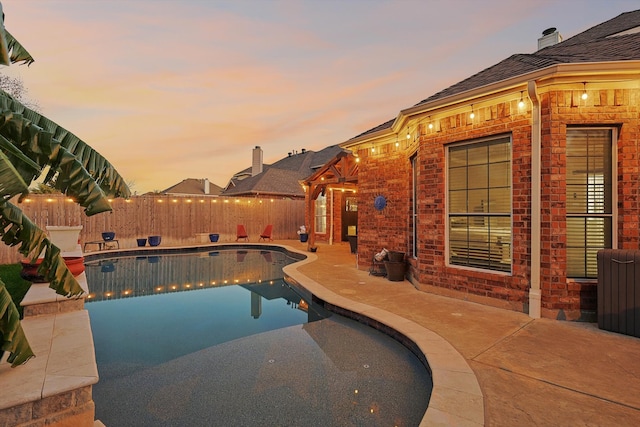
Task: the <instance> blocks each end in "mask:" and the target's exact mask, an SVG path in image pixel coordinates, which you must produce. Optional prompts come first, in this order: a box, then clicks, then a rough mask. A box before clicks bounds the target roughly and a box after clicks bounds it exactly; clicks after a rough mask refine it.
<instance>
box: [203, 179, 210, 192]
mask: <svg viewBox="0 0 640 427" xmlns="http://www.w3.org/2000/svg"><path fill="white" fill-rule="evenodd" d="M210 192H211V189H210V187H209V179H208V178H205V179H204V194H209V193H210Z"/></svg>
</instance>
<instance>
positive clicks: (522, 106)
mask: <svg viewBox="0 0 640 427" xmlns="http://www.w3.org/2000/svg"><path fill="white" fill-rule="evenodd" d="M523 92H524V91H523V90H521V91H520V102H518V108H520V109H523V108H524V98H523V97H522V93H523Z"/></svg>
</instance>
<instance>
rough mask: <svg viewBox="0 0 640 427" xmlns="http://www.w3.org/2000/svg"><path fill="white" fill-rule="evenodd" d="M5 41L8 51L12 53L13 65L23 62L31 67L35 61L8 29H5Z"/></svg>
mask: <svg viewBox="0 0 640 427" xmlns="http://www.w3.org/2000/svg"><path fill="white" fill-rule="evenodd" d="M4 36H5V40H6V41H7V51H9V52H10V53H11V56H10V58H9V59H10V60H11V63H12V64H17V63H19V62H22V63H23V64H26V65H27V66H29V65H31V64H32V63H33V62H34V61H35V59H33V57H32V56H31V54H30V53H29V52H27V49H25V48H24V47H23V46H22V45H21V44H20V42H18V40H16V39H15V38H14V37H13V36H12V35H11V33H9V31H7V29H6V28H5V29H4Z"/></svg>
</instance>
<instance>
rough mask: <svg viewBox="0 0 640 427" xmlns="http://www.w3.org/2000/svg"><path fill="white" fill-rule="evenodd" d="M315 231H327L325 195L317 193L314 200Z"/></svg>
mask: <svg viewBox="0 0 640 427" xmlns="http://www.w3.org/2000/svg"><path fill="white" fill-rule="evenodd" d="M315 232H316V233H326V232H327V197H326V196H323V195H319V196H318V198H317V199H316V202H315Z"/></svg>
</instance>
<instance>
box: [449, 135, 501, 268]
mask: <svg viewBox="0 0 640 427" xmlns="http://www.w3.org/2000/svg"><path fill="white" fill-rule="evenodd" d="M447 172H448V174H447V183H448V221H449V230H448V232H449V263H450V264H453V265H462V266H467V267H475V268H484V269H489V270H497V271H505V272H511V139H510V137H502V138H497V139H492V140H484V141H479V142H476V143H471V144H465V145H457V146H452V147H449V149H448V167H447Z"/></svg>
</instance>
